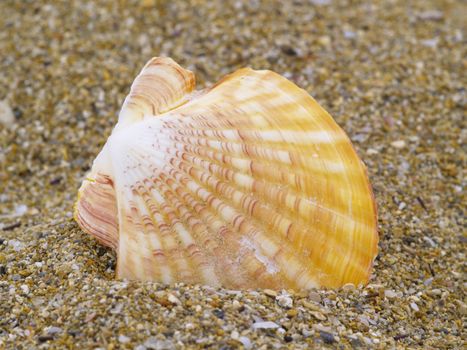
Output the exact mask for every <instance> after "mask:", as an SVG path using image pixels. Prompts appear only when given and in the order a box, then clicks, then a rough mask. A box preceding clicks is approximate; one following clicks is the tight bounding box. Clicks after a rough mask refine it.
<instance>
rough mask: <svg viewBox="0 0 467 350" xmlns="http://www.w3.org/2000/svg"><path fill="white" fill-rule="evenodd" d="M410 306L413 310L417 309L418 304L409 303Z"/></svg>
mask: <svg viewBox="0 0 467 350" xmlns="http://www.w3.org/2000/svg"><path fill="white" fill-rule="evenodd" d="M410 307H411V308H412V310H414V311H419V310H420V309H419V308H418V305H417V304H415V303H414V302H412V303H410Z"/></svg>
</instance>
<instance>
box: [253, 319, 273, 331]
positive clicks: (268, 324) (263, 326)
mask: <svg viewBox="0 0 467 350" xmlns="http://www.w3.org/2000/svg"><path fill="white" fill-rule="evenodd" d="M252 327H253V329H274V328H279V325H277V324H276V323H274V322H271V321H265V322H256V323H253V326H252Z"/></svg>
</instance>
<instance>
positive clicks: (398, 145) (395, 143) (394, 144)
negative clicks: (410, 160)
mask: <svg viewBox="0 0 467 350" xmlns="http://www.w3.org/2000/svg"><path fill="white" fill-rule="evenodd" d="M391 146H392V147H394V148H397V149H402V148H404V147H405V141H404V140H397V141H393V142H391Z"/></svg>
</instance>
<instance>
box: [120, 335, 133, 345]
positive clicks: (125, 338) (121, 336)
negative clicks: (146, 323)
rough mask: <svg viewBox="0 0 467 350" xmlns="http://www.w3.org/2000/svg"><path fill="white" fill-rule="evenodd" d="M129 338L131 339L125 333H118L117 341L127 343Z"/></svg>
mask: <svg viewBox="0 0 467 350" xmlns="http://www.w3.org/2000/svg"><path fill="white" fill-rule="evenodd" d="M130 340H131V339H130V338H129V337H127V336H126V335H123V334H120V335H119V336H118V341H119V342H120V343H123V344H126V343H128V342H129V341H130Z"/></svg>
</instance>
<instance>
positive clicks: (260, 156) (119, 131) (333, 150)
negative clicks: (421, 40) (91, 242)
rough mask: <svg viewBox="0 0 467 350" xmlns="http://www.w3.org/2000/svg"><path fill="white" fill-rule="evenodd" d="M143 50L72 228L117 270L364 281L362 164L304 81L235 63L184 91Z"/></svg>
mask: <svg viewBox="0 0 467 350" xmlns="http://www.w3.org/2000/svg"><path fill="white" fill-rule="evenodd" d="M194 88H195V79H194V75H193V73H192V72H190V71H188V70H185V69H183V68H181V67H180V66H179V65H178V64H177V63H175V62H174V61H173V60H172V59H170V58H153V59H151V60H150V61H149V62H148V63H147V64H146V66H145V67H144V68H143V70H142V71H141V73H140V74H139V75H138V77H137V78H136V80H135V82H134V83H133V85H132V87H131V91H130V94H129V95H128V97H127V98H126V99H125V102H124V104H123V108H122V110H121V112H120V115H119V119H118V123H117V125H116V127H115V128H114V130H113V132H112V134H111V136H110V137H109V139H108V140H107V143H106V144H105V146H104V148H103V149H102V151H101V152H100V154H99V155H98V157H97V158H96V160H95V161H94V164H93V166H92V170H91V172H90V174H88V176H87V178H86V179H85V180H84V182H83V184H82V186H81V188H80V190H79V195H78V201H77V203H76V207H75V219H76V221H77V222H78V224H79V225H80V226H81V228H82V229H83V230H84V231H86V232H88V233H90V234H91V235H93V236H95V237H96V238H97V239H98V240H99V241H100V242H102V243H103V244H105V245H107V246H109V247H112V248H113V249H115V250H116V251H117V256H118V262H117V276H118V277H119V278H128V279H138V280H152V281H160V282H164V283H174V282H184V283H200V284H207V285H212V286H224V287H227V288H233V289H245V288H273V289H280V288H293V289H296V290H300V289H309V288H314V287H339V286H342V285H343V284H345V283H354V284H356V285H357V284H361V283H366V282H367V281H368V279H369V275H370V272H371V266H372V262H373V260H374V258H375V256H376V253H377V241H378V234H377V230H376V224H377V221H376V208H375V202H374V198H373V194H372V191H371V187H370V184H369V181H368V178H367V174H366V169H365V166H364V164H363V163H362V161H361V160H360V159H359V158H358V156H357V154H356V152H355V150H354V148H353V147H352V144H351V142H350V141H349V139H348V137H347V136H346V134H345V133H344V131H343V130H342V129H341V128H339V126H338V125H337V124H336V123H335V122H334V120H333V119H332V117H331V116H330V115H329V114H328V113H327V112H326V111H325V110H324V109H323V108H322V107H320V106H319V105H318V103H317V102H316V101H315V100H314V99H313V98H312V97H310V96H309V95H308V94H307V93H306V92H305V91H304V90H302V89H300V88H298V87H297V86H296V85H295V84H293V83H292V82H290V81H288V80H287V79H285V78H283V77H281V76H280V75H278V74H276V73H274V72H271V71H267V70H263V71H255V70H251V69H247V68H246V69H240V70H238V71H236V72H235V73H233V74H230V75H228V76H226V77H224V78H223V79H221V80H220V81H219V82H218V83H217V84H215V85H214V86H212V87H210V88H208V89H206V90H202V91H194Z"/></svg>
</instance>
